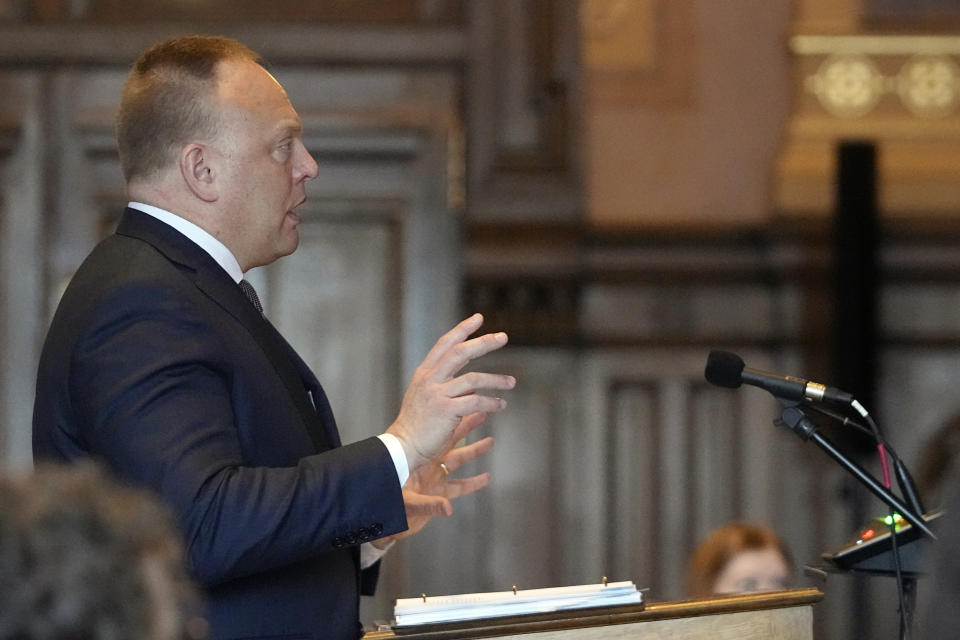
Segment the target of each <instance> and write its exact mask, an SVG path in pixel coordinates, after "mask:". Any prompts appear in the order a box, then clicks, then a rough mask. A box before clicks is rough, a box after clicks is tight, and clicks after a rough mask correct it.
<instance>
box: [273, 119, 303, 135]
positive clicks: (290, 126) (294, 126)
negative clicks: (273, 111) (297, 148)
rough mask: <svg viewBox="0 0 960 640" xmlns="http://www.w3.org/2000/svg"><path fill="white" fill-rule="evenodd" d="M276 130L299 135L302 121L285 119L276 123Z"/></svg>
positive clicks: (301, 130) (301, 129)
mask: <svg viewBox="0 0 960 640" xmlns="http://www.w3.org/2000/svg"><path fill="white" fill-rule="evenodd" d="M277 132H278V133H282V134H287V135H289V134H295V135H299V134H301V133H303V123H302V122H300V121H299V120H286V121H284V122H281V123H280V124H279V125H277Z"/></svg>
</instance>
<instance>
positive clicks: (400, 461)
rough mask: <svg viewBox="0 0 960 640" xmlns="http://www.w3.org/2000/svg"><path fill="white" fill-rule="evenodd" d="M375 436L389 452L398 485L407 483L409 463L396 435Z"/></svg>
mask: <svg viewBox="0 0 960 640" xmlns="http://www.w3.org/2000/svg"><path fill="white" fill-rule="evenodd" d="M377 437H378V438H380V441H381V442H383V444H384V445H385V446H386V447H387V451H389V452H390V457H391V458H392V459H393V466H395V467H396V468H397V479H398V480H399V481H400V486H401V487H402V486H403V485H405V484H407V478H409V477H410V465H408V464H407V454H406V453H405V452H404V450H403V445H402V444H400V440H399V439H397V436H395V435H393V434H392V433H381V434H380V435H378V436H377ZM381 555H383V554H381ZM371 564H373V563H371Z"/></svg>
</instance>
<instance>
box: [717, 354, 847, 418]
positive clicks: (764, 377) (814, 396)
mask: <svg viewBox="0 0 960 640" xmlns="http://www.w3.org/2000/svg"><path fill="white" fill-rule="evenodd" d="M703 375H704V377H706V379H707V382H709V383H710V384H715V385H717V386H718V387H726V388H728V389H736V388H738V387H739V386H740V385H741V384H749V385H751V386H754V387H760V388H761V389H764V390H766V391H769V392H770V393H772V394H773V395H775V396H776V397H778V398H783V399H784V400H813V401H814V402H832V403H836V404H842V405H851V404H853V402H854V400H853V396H852V395H850V394H849V393H847V392H845V391H840V390H839V389H834V388H832V387H827V386H825V385H822V384H820V383H819V382H811V381H809V380H804V379H802V378H794V377H792V376H780V375H777V374H775V373H768V372H766V371H761V370H759V369H751V368H750V367H747V366H745V365H744V363H743V358H741V357H740V356H738V355H737V354H735V353H730V352H729V351H717V350H714V351H711V352H710V356H709V357H708V358H707V368H706V369H705V370H704V372H703Z"/></svg>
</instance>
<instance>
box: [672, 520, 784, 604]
mask: <svg viewBox="0 0 960 640" xmlns="http://www.w3.org/2000/svg"><path fill="white" fill-rule="evenodd" d="M792 576H793V559H792V557H791V555H790V550H789V549H788V548H787V546H786V544H784V542H783V540H781V539H780V537H779V536H778V535H777V534H776V533H774V531H773V530H772V529H770V528H769V527H766V526H763V525H760V524H756V523H751V522H731V523H730V524H727V525H724V526H722V527H720V528H718V529H715V530H713V531H712V532H711V533H710V534H709V535H708V536H707V537H706V538H704V540H703V541H702V542H701V543H700V545H699V546H698V547H697V548H696V550H695V551H694V552H693V554H692V555H691V556H690V563H689V565H688V567H687V594H688V595H689V596H691V597H695V598H702V597H706V596H710V595H715V594H727V593H746V592H751V591H776V590H779V589H787V588H789V587H790V583H791V582H792Z"/></svg>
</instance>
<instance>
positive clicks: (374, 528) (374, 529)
mask: <svg viewBox="0 0 960 640" xmlns="http://www.w3.org/2000/svg"><path fill="white" fill-rule="evenodd" d="M370 535H371V536H372V538H371V539H376V538H379V537H380V536H381V535H383V525H382V524H380V523H379V522H377V523H376V524H373V525H371V526H370Z"/></svg>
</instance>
